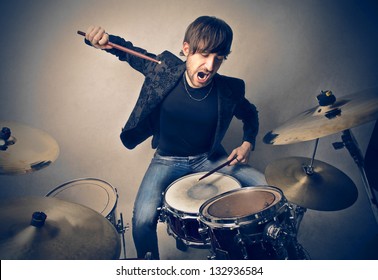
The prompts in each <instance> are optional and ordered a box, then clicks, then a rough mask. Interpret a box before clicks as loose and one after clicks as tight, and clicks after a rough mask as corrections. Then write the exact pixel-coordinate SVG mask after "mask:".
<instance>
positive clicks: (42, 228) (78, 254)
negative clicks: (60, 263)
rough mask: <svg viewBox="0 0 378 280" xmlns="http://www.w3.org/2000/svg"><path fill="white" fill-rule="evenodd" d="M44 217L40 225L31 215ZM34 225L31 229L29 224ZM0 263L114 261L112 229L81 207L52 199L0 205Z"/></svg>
mask: <svg viewBox="0 0 378 280" xmlns="http://www.w3.org/2000/svg"><path fill="white" fill-rule="evenodd" d="M35 212H42V213H44V214H45V215H47V218H46V220H45V222H44V224H43V223H42V224H40V223H38V222H37V219H34V220H33V219H32V216H33V213H35ZM32 220H33V223H35V224H36V225H37V226H35V225H31V221H32ZM0 224H1V228H0V259H2V260H4V259H22V260H29V259H49V260H50V259H51V260H62V259H67V260H74V259H82V260H85V259H117V258H119V255H120V240H119V237H118V233H117V231H116V229H115V227H114V226H113V225H112V224H111V223H110V222H109V221H108V220H107V219H106V218H105V217H103V216H102V215H101V214H99V213H97V212H96V211H94V210H92V209H90V208H88V207H85V206H83V205H79V204H75V203H71V202H67V201H64V200H60V199H58V198H53V197H22V198H15V199H9V200H3V201H2V202H1V204H0Z"/></svg>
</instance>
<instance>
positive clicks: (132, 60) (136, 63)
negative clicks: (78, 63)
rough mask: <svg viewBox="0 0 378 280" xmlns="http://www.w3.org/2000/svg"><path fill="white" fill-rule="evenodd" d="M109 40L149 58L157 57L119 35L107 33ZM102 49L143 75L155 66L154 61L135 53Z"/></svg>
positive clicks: (86, 41)
mask: <svg viewBox="0 0 378 280" xmlns="http://www.w3.org/2000/svg"><path fill="white" fill-rule="evenodd" d="M109 42H112V43H114V44H117V45H120V46H122V47H125V48H128V49H130V50H133V51H136V52H138V53H141V54H144V55H147V56H149V57H151V58H155V59H157V55H155V54H152V53H149V52H147V51H146V50H145V49H142V48H139V47H135V46H134V45H133V44H132V43H131V42H129V41H126V40H125V39H123V38H121V37H118V36H114V35H109ZM85 43H86V44H87V45H89V46H92V45H91V43H90V42H89V41H88V40H85ZM104 51H106V52H108V53H110V54H113V55H115V56H116V57H118V59H119V60H121V61H125V62H127V63H129V64H130V66H131V67H132V68H134V69H135V70H137V71H138V72H140V73H142V74H143V75H144V76H146V75H147V73H148V72H150V71H151V68H153V67H155V66H156V65H155V64H156V63H155V62H152V61H149V60H146V59H143V58H140V57H137V56H135V55H132V54H129V53H127V52H124V51H121V50H118V49H116V48H112V49H104Z"/></svg>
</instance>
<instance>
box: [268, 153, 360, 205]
mask: <svg viewBox="0 0 378 280" xmlns="http://www.w3.org/2000/svg"><path fill="white" fill-rule="evenodd" d="M310 163H311V159H309V158H303V157H289V158H282V159H279V160H277V161H274V162H272V163H271V164H269V165H268V166H267V167H266V169H265V177H266V180H267V182H268V184H270V185H272V186H276V187H278V188H279V189H281V190H282V191H283V193H284V195H285V197H286V199H287V200H288V201H290V202H292V203H294V204H296V205H298V206H301V207H304V208H308V209H313V210H319V211H336V210H342V209H345V208H348V207H349V206H351V205H352V204H353V203H354V202H355V201H356V200H357V197H358V191H357V188H356V186H355V184H354V183H353V181H352V180H351V179H350V178H349V177H348V176H347V175H345V174H344V173H343V172H342V171H340V170H339V169H337V168H336V167H333V166H332V165H329V164H327V163H325V162H322V161H319V160H314V161H313V164H312V174H311V172H310V171H311V170H309V171H306V169H307V167H308V166H309V165H310ZM308 173H309V174H308Z"/></svg>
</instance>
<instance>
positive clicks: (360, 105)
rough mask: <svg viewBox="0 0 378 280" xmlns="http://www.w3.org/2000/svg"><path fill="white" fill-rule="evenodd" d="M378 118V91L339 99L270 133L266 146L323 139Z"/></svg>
mask: <svg viewBox="0 0 378 280" xmlns="http://www.w3.org/2000/svg"><path fill="white" fill-rule="evenodd" d="M376 119H378V89H377V88H374V89H368V90H364V91H361V92H358V93H355V94H351V95H348V96H345V97H341V98H339V99H336V102H335V103H333V104H332V105H328V106H317V107H314V108H312V109H310V110H307V111H305V112H303V113H301V114H299V115H298V116H296V117H294V118H292V119H291V120H289V121H287V122H286V123H284V124H283V125H282V126H280V127H278V128H276V129H274V130H273V131H270V132H268V133H267V134H266V135H265V136H264V138H263V141H264V143H266V144H273V145H284V144H293V143H298V142H302V141H308V140H313V139H316V138H321V137H324V136H327V135H330V134H333V133H337V132H340V131H343V130H346V129H349V128H352V127H355V126H358V125H361V124H364V123H367V122H369V121H373V120H376Z"/></svg>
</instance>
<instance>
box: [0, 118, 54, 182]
mask: <svg viewBox="0 0 378 280" xmlns="http://www.w3.org/2000/svg"><path fill="white" fill-rule="evenodd" d="M4 128H6V129H9V130H10V133H11V136H10V138H9V139H8V140H4V139H2V138H1V139H0V175H1V174H4V175H14V174H24V173H30V172H33V171H36V170H40V169H42V168H45V167H47V166H49V165H50V164H51V163H52V162H54V161H55V160H56V159H57V157H58V155H59V146H58V143H57V142H56V141H55V139H53V138H52V137H51V136H50V135H48V134H47V133H46V132H44V131H42V130H39V129H36V128H33V127H30V126H27V125H24V124H19V123H15V122H9V121H3V120H0V130H3V129H4Z"/></svg>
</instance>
